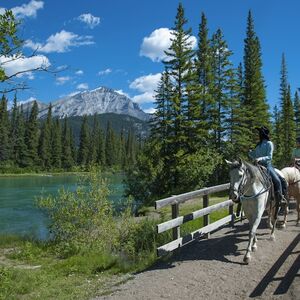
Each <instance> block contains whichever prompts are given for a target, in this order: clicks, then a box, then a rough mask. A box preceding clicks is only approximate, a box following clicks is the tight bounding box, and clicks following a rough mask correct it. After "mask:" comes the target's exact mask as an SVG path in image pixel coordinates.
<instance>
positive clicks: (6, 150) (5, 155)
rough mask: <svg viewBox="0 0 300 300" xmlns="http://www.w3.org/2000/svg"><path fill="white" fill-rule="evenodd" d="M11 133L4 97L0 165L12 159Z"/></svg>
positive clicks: (0, 115)
mask: <svg viewBox="0 0 300 300" xmlns="http://www.w3.org/2000/svg"><path fill="white" fill-rule="evenodd" d="M9 133H10V128H9V118H8V111H7V99H6V98H5V96H4V95H3V96H2V99H1V101H0V164H1V163H3V162H5V161H7V160H8V159H9V158H10V145H9Z"/></svg>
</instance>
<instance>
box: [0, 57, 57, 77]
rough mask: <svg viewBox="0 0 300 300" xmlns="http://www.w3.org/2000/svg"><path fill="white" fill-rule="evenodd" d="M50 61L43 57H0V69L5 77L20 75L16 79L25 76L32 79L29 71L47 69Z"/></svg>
mask: <svg viewBox="0 0 300 300" xmlns="http://www.w3.org/2000/svg"><path fill="white" fill-rule="evenodd" d="M50 65H51V64H50V61H49V60H48V58H47V57H46V56H44V55H36V56H32V57H25V56H17V55H14V56H9V57H8V56H0V67H1V68H3V69H4V71H5V74H6V75H7V76H12V75H14V74H17V73H20V74H19V75H18V76H17V77H23V76H26V77H28V78H29V79H34V76H33V73H32V72H31V71H30V70H34V69H38V68H47V67H49V66H50ZM26 71H27V72H26Z"/></svg>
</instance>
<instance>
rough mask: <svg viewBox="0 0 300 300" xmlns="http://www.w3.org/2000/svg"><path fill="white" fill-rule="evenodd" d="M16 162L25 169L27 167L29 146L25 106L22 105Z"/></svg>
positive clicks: (17, 123)
mask: <svg viewBox="0 0 300 300" xmlns="http://www.w3.org/2000/svg"><path fill="white" fill-rule="evenodd" d="M14 152H15V162H16V164H17V165H18V166H19V167H21V168H23V167H25V166H26V153H27V146H26V144H25V120H24V111H23V106H22V105H21V108H20V111H19V113H18V114H17V120H16V143H15V148H14Z"/></svg>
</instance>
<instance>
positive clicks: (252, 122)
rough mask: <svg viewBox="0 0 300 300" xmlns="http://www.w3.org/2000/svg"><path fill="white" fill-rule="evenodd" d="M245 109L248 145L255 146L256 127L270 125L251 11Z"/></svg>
mask: <svg viewBox="0 0 300 300" xmlns="http://www.w3.org/2000/svg"><path fill="white" fill-rule="evenodd" d="M244 42H245V46H244V106H245V107H244V108H245V110H244V111H245V114H246V120H247V122H246V125H245V126H246V127H248V128H249V129H250V130H251V134H250V135H249V136H248V145H249V147H250V146H254V144H255V141H256V140H257V132H256V130H255V127H257V126H262V125H265V126H268V127H269V125H270V120H269V118H270V116H269V112H268V104H267V102H266V92H265V86H264V78H263V75H262V60H261V48H260V42H259V39H258V37H257V35H256V33H255V31H254V22H253V18H252V14H251V11H249V14H248V20H247V32H246V38H245V40H244Z"/></svg>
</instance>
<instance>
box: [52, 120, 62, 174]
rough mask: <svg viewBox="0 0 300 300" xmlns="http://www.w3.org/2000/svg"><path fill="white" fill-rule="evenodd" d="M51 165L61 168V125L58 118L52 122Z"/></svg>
mask: <svg viewBox="0 0 300 300" xmlns="http://www.w3.org/2000/svg"><path fill="white" fill-rule="evenodd" d="M51 136H52V157H51V159H52V166H53V167H54V168H58V169H59V168H61V158H62V145H61V127H60V122H59V120H58V119H56V120H55V122H53V124H52V134H51Z"/></svg>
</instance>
